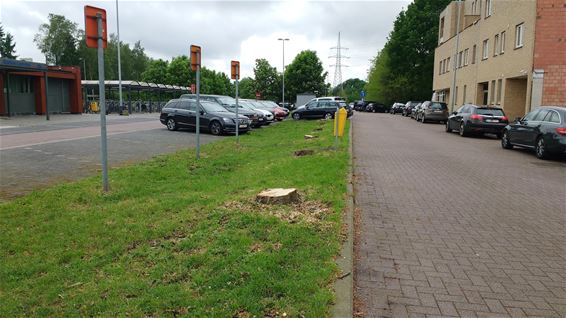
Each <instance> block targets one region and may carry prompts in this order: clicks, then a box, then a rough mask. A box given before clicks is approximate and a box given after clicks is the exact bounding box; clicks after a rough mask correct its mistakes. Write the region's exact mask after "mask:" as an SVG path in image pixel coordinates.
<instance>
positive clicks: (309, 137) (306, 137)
mask: <svg viewBox="0 0 566 318" xmlns="http://www.w3.org/2000/svg"><path fill="white" fill-rule="evenodd" d="M314 138H318V136H313V135H305V139H314Z"/></svg>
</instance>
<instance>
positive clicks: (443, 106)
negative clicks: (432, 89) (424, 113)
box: [430, 103, 448, 110]
mask: <svg viewBox="0 0 566 318" xmlns="http://www.w3.org/2000/svg"><path fill="white" fill-rule="evenodd" d="M430 109H441V110H446V109H448V106H446V104H444V103H432V104H430Z"/></svg>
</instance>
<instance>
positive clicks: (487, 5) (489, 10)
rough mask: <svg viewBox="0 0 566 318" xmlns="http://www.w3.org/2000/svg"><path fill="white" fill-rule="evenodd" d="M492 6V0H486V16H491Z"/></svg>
mask: <svg viewBox="0 0 566 318" xmlns="http://www.w3.org/2000/svg"><path fill="white" fill-rule="evenodd" d="M491 13H492V7H491V0H485V17H486V18H487V17H489V16H491Z"/></svg>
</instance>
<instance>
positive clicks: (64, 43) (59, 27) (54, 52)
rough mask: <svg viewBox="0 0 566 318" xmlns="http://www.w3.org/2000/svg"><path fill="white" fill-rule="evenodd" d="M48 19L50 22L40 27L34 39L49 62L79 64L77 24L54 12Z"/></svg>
mask: <svg viewBox="0 0 566 318" xmlns="http://www.w3.org/2000/svg"><path fill="white" fill-rule="evenodd" d="M48 19H49V23H44V24H42V25H41V26H40V27H39V32H38V33H37V34H36V35H35V38H34V40H33V41H34V42H35V44H36V45H37V48H38V49H39V50H40V51H41V52H42V53H43V54H45V57H46V60H47V63H51V64H55V65H77V64H78V63H79V55H78V49H77V39H78V38H79V31H78V28H77V24H76V23H74V22H72V21H69V20H67V19H66V18H65V17H64V16H62V15H57V14H53V13H50V14H49V16H48Z"/></svg>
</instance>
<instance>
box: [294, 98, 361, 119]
mask: <svg viewBox="0 0 566 318" xmlns="http://www.w3.org/2000/svg"><path fill="white" fill-rule="evenodd" d="M338 108H344V109H346V111H348V117H350V116H352V110H350V109H349V107H348V104H346V102H345V101H332V100H321V101H316V100H312V101H310V102H308V103H307V104H306V105H305V107H303V108H298V109H297V110H295V111H294V112H293V114H292V115H291V117H293V119H296V120H298V119H303V118H324V119H332V118H334V113H335V112H336V110H337V109H338Z"/></svg>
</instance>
